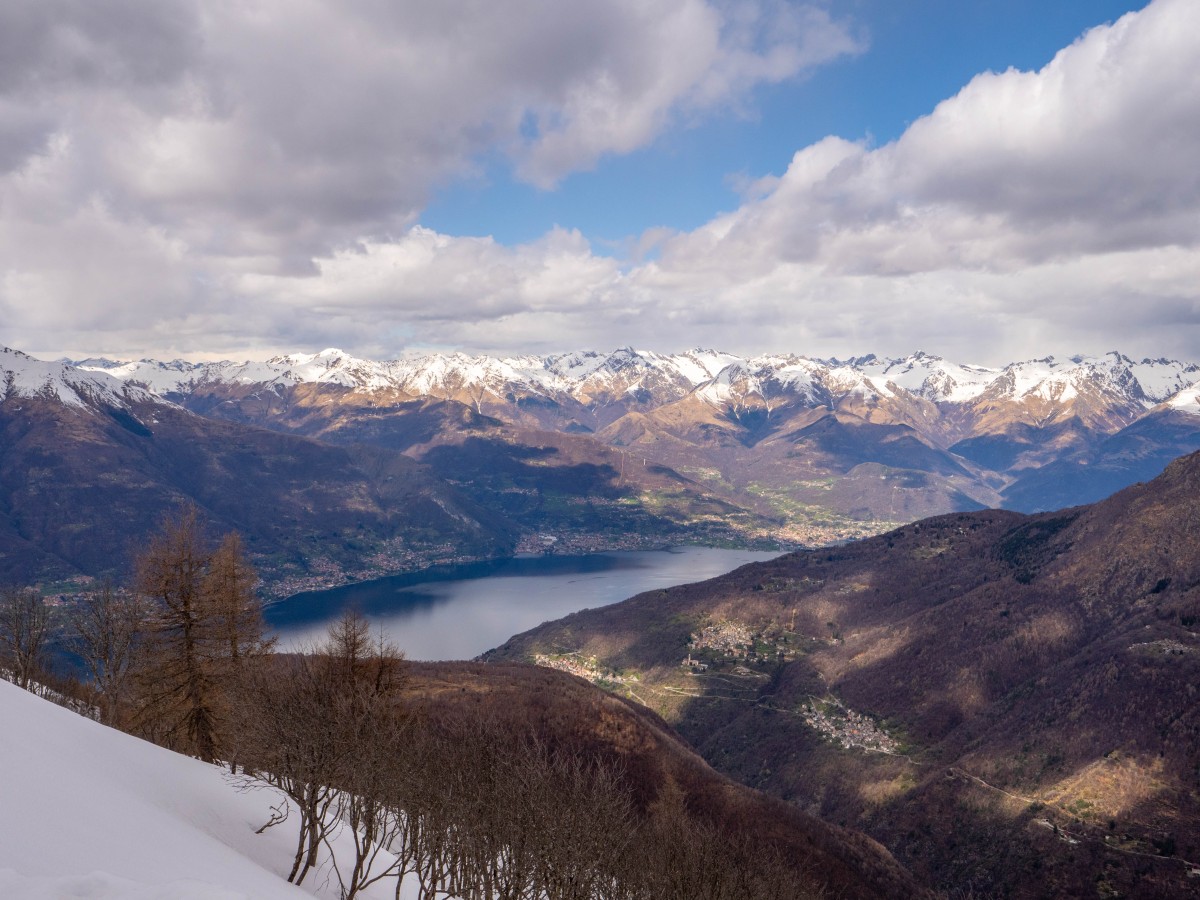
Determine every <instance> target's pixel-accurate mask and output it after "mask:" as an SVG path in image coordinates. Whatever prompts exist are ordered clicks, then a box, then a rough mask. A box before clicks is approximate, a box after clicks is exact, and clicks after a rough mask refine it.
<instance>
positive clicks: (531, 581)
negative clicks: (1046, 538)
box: [267, 547, 778, 659]
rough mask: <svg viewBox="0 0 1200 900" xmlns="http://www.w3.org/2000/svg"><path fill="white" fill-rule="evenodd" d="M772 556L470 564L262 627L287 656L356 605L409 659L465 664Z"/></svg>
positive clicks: (307, 601)
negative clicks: (585, 613)
mask: <svg viewBox="0 0 1200 900" xmlns="http://www.w3.org/2000/svg"><path fill="white" fill-rule="evenodd" d="M777 555H778V554H775V553H764V552H756V551H749V550H719V549H713V548H708V547H682V548H676V549H674V550H669V551H640V552H621V553H594V554H588V555H586V556H537V557H519V558H515V559H507V560H498V561H494V562H486V563H471V564H469V565H465V566H449V567H445V568H442V569H438V570H429V571H426V572H421V573H417V574H414V575H399V576H393V577H391V578H382V579H379V580H377V581H369V582H364V583H362V584H354V585H347V586H345V587H340V588H333V589H331V590H328V591H313V592H308V593H304V594H297V595H296V596H294V597H291V598H289V599H287V600H284V601H282V602H281V603H277V604H275V605H273V606H271V607H269V608H268V610H267V622H268V624H269V625H270V626H271V628H272V629H273V631H274V632H275V633H276V634H277V635H278V636H279V638H280V643H281V645H282V646H283V647H285V648H287V647H295V646H299V645H303V644H305V643H308V642H311V641H314V640H316V639H319V638H320V637H321V636H323V635H324V632H325V630H326V628H327V627H328V625H329V622H330V621H331V620H332V619H335V618H337V616H339V615H340V614H341V612H342V610H344V609H345V608H346V607H347V606H349V605H351V604H356V605H357V606H358V608H359V609H361V610H362V611H363V613H364V614H366V616H367V617H368V618H369V619H370V620H371V622H372V623H373V625H375V626H382V627H383V629H384V632H385V633H386V635H387V636H388V637H389V638H390V639H391V640H392V641H394V642H395V643H396V644H397V645H398V646H399V647H400V648H401V649H402V650H404V652H405V653H406V655H407V656H408V657H409V658H410V659H469V658H471V657H474V656H478V655H479V654H480V653H482V652H484V651H485V650H488V649H490V648H492V647H496V646H498V645H500V644H502V643H504V641H505V640H507V639H508V638H509V637H511V636H512V635H514V634H518V633H520V632H522V631H525V630H527V629H529V628H533V627H534V626H536V625H539V624H541V623H542V622H547V621H550V620H552V619H558V618H561V617H562V616H565V615H567V614H569V613H572V612H575V611H577V610H581V609H589V608H594V607H597V606H606V605H608V604H610V603H616V602H617V601H619V600H624V599H625V598H626V597H631V596H633V595H634V594H638V593H641V592H642V591H648V590H654V589H656V588H664V587H670V586H672V585H676V584H684V583H687V582H691V581H700V580H703V579H705V578H712V577H714V576H716V575H720V574H723V573H725V572H728V571H730V570H731V569H735V568H737V567H738V566H740V565H743V564H745V563H748V562H753V561H756V560H764V559H771V558H773V557H775V556H777Z"/></svg>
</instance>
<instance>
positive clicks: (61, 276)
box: [0, 0, 1200, 364]
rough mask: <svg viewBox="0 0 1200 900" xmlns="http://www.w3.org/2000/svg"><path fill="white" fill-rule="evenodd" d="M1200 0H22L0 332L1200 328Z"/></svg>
mask: <svg viewBox="0 0 1200 900" xmlns="http://www.w3.org/2000/svg"><path fill="white" fill-rule="evenodd" d="M1197 59H1200V3H1197V2H1196V0H1150V2H1147V3H1145V4H1142V3H1126V2H1116V0H1088V2H1082V0H1080V2H1061V0H1060V2H1053V0H1043V2H1033V0H1003V2H1002V0H973V2H963V0H960V2H950V0H915V2H903V3H900V2H895V0H891V2H885V0H572V2H571V3H563V2H562V0H506V2H505V3H503V4H486V3H478V2H476V0H440V2H438V3H433V4H430V3H415V2H412V3H409V2H402V3H379V2H377V0H304V2H302V3H296V2H295V0H257V2H256V4H254V5H253V6H252V7H251V6H249V5H244V4H230V3H225V2H222V0H121V2H119V3H114V4H110V5H106V6H103V7H101V6H98V5H96V4H87V3H84V4H75V3H69V2H59V0H53V2H49V0H16V2H10V3H3V4H0V343H3V344H6V345H9V346H13V347H16V348H18V349H22V350H25V351H27V352H31V353H34V354H35V355H41V356H48V357H53V356H58V355H67V356H72V357H85V356H93V355H106V356H110V357H114V358H126V359H128V358H136V357H143V356H150V357H159V358H173V357H182V358H191V359H197V360H200V359H213V358H234V359H247V358H250V359H255V358H257V359H261V358H265V357H266V356H270V355H273V354H276V353H281V352H296V351H299V352H305V351H315V350H320V349H322V348H324V347H331V346H337V347H341V348H342V349H344V350H345V351H347V352H350V353H354V354H357V355H360V356H366V357H372V358H376V359H384V358H392V357H395V356H399V355H402V354H407V353H413V352H421V351H424V350H428V349H439V350H462V351H465V352H470V353H496V354H525V353H551V352H561V351H564V350H572V349H586V348H592V349H600V350H606V349H611V348H614V347H619V346H627V345H630V344H632V345H635V346H639V347H642V348H645V349H650V350H660V351H664V352H671V351H678V350H685V349H688V348H691V347H696V346H705V347H719V348H721V349H724V350H728V351H730V352H735V353H741V354H748V355H750V354H756V353H796V354H805V355H810V356H822V357H828V356H839V357H850V356H859V355H864V354H867V353H876V354H880V355H892V356H898V355H904V354H907V353H910V352H912V351H913V350H916V349H923V350H925V351H927V352H931V353H938V354H941V355H943V356H947V357H949V358H951V359H954V360H956V361H959V362H968V363H969V362H976V363H984V364H1002V363H1005V362H1009V361H1012V360H1015V359H1030V358H1040V357H1044V356H1046V355H1049V354H1055V355H1060V356H1063V355H1068V356H1069V355H1073V354H1078V353H1083V354H1099V353H1104V352H1106V351H1109V350H1112V349H1120V350H1122V351H1124V352H1126V353H1128V354H1131V355H1134V356H1154V357H1159V356H1173V357H1177V358H1182V359H1187V360H1190V361H1198V362H1200V168H1198V167H1197V166H1196V160H1197V159H1200V66H1197V65H1196V60H1197Z"/></svg>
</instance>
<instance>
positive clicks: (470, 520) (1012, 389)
mask: <svg viewBox="0 0 1200 900" xmlns="http://www.w3.org/2000/svg"><path fill="white" fill-rule="evenodd" d="M0 379H2V381H0V385H2V386H0V398H2V399H0V433H2V434H3V436H4V439H3V444H2V446H0V577H2V578H7V579H9V580H14V579H18V580H30V579H36V580H40V581H42V582H43V583H44V584H59V583H66V584H69V583H72V582H74V583H78V582H79V581H80V579H83V580H86V579H87V578H88V577H90V576H96V575H100V574H104V573H106V572H118V571H121V570H122V569H123V568H124V567H125V566H126V565H127V561H128V559H129V557H130V552H131V547H130V546H128V540H129V539H128V537H127V536H128V535H130V534H138V533H146V532H147V531H148V530H149V529H150V527H151V526H152V525H153V523H155V522H156V521H158V519H159V518H160V517H161V516H162V515H163V514H164V512H167V511H168V510H170V509H171V508H172V507H174V506H177V505H178V503H179V502H181V501H184V500H190V501H192V502H194V503H195V504H196V505H197V506H198V507H199V508H200V509H201V510H202V511H203V512H204V513H205V515H206V517H208V518H209V519H210V520H211V521H212V523H213V525H214V527H217V528H221V529H237V530H239V531H241V532H242V534H243V535H245V537H246V541H247V546H248V548H249V550H250V552H251V554H252V556H253V558H254V560H255V563H256V565H257V566H258V568H259V570H260V572H261V573H262V575H263V577H264V580H265V582H266V585H267V588H268V590H269V591H270V592H271V593H273V594H275V595H277V596H282V595H286V594H288V593H291V592H294V591H296V590H299V589H302V588H307V587H318V586H328V585H332V584H337V583H343V582H346V581H350V580H361V579H365V578H371V577H376V576H380V575H385V574H390V573H395V572H400V571H406V570H412V569H416V568H421V567H424V566H427V565H430V564H432V563H437V562H452V561H462V560H465V559H474V558H483V557H495V556H505V555H508V554H511V553H512V552H514V551H521V550H525V551H529V550H535V551H544V550H547V549H553V550H556V551H562V550H573V551H589V550H599V549H613V548H639V547H647V546H664V545H669V544H679V543H703V544H708V545H710V546H711V545H744V546H814V545H821V544H827V543H830V542H836V541H840V540H844V539H847V538H854V537H863V536H868V535H871V534H877V533H880V532H883V531H885V530H888V529H890V528H893V527H895V526H896V525H899V524H903V523H907V522H911V521H913V520H916V519H918V518H922V517H925V516H930V515H937V514H944V513H950V512H960V511H969V510H979V509H984V508H989V507H1008V508H1012V509H1017V510H1022V511H1036V510H1040V509H1052V508H1059V507H1063V506H1069V505H1074V504H1079V503H1085V502H1091V501H1094V500H1098V499H1100V498H1102V497H1104V496H1106V495H1108V494H1109V493H1111V492H1113V491H1114V490H1117V489H1119V488H1121V487H1124V486H1126V485H1128V484H1132V483H1134V482H1136V481H1141V480H1146V479H1148V478H1152V477H1154V476H1155V475H1157V474H1158V473H1159V472H1160V471H1162V469H1163V468H1164V467H1165V466H1166V465H1167V463H1168V462H1169V461H1170V460H1171V459H1174V458H1175V457H1177V456H1179V455H1181V454H1183V453H1186V452H1189V451H1191V450H1195V449H1197V448H1200V387H1198V386H1197V383H1198V382H1200V366H1198V365H1197V364H1196V363H1194V362H1188V361H1183V362H1180V361H1175V360H1166V359H1155V360H1151V359H1145V360H1141V361H1135V360H1132V359H1129V358H1128V357H1125V356H1123V355H1121V354H1119V353H1115V352H1114V353H1110V354H1108V355H1106V356H1103V357H1075V358H1072V359H1068V360H1056V359H1053V358H1047V359H1041V360H1033V361H1025V362H1016V363H1012V364H1009V365H1006V366H1003V367H999V368H986V367H982V366H974V365H964V364H958V363H953V362H949V361H947V360H944V359H941V358H939V357H937V356H932V355H929V354H926V353H916V354H914V355H912V356H910V357H908V358H905V359H879V358H877V357H875V356H865V357H859V358H854V359H849V360H837V359H829V360H821V359H811V358H808V357H804V356H762V357H752V358H743V357H738V356H734V355H732V354H728V353H722V352H718V351H713V350H693V351H690V352H687V353H680V354H674V355H669V354H659V353H653V352H647V351H638V350H632V349H621V350H616V351H614V352H611V353H596V352H577V353H568V354H563V355H556V356H549V357H515V358H503V359H501V358H492V357H472V356H466V355H462V354H450V355H446V354H431V355H426V356H420V357H413V358H406V359H401V360H395V361H388V362H374V361H369V360H363V359H356V358H353V357H351V356H348V355H346V354H344V353H342V352H340V351H338V350H325V351H322V352H320V353H317V354H294V355H289V356H282V357H276V358H274V359H270V360H267V361H266V362H241V363H234V362H217V363H192V362H184V361H180V360H175V361H170V362H162V361H155V360H141V361H136V362H121V361H114V360H107V359H85V360H76V361H68V360H61V361H57V362H43V361H39V360H35V359H33V358H31V357H29V356H27V355H25V354H22V353H20V352H18V351H14V350H8V349H5V350H3V351H2V352H0ZM118 523H119V527H118Z"/></svg>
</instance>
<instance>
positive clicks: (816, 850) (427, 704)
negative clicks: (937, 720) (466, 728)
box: [407, 663, 925, 900]
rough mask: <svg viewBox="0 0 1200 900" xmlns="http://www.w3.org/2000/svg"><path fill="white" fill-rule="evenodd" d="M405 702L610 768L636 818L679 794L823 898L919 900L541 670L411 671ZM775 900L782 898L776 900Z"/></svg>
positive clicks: (906, 886)
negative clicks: (495, 722)
mask: <svg viewBox="0 0 1200 900" xmlns="http://www.w3.org/2000/svg"><path fill="white" fill-rule="evenodd" d="M409 671H410V677H409V682H408V688H407V690H408V692H409V693H408V696H409V702H410V703H412V704H414V706H415V707H417V708H418V709H420V710H421V711H422V712H423V713H424V716H425V718H426V719H427V720H432V721H433V722H435V723H437V722H442V723H447V722H449V723H454V722H464V721H465V722H470V721H475V720H479V719H482V718H493V719H494V718H495V717H499V719H500V720H501V722H503V723H504V724H503V725H502V727H501V730H502V731H504V730H509V729H511V731H512V732H513V733H520V732H521V730H523V729H529V728H532V729H533V730H534V732H535V733H537V734H538V735H539V736H540V737H541V738H542V739H543V740H545V741H546V742H547V743H548V744H549V745H550V746H552V747H554V748H557V749H566V750H568V751H570V752H571V753H572V754H574V755H577V756H579V757H580V758H586V759H603V760H606V761H608V762H611V763H615V764H616V766H617V768H618V769H619V770H620V771H621V772H623V773H624V776H625V777H626V778H627V779H628V780H629V781H630V782H631V783H632V786H633V788H634V790H635V797H636V802H637V804H638V806H639V808H640V809H641V810H642V811H645V810H646V809H649V808H651V807H653V806H654V805H655V804H656V803H657V802H659V801H660V800H661V799H662V798H663V796H664V792H665V793H673V792H675V791H676V790H678V791H681V792H682V796H683V798H684V804H685V807H686V808H687V810H688V812H689V813H690V814H692V815H694V816H696V817H697V818H698V819H699V820H701V821H707V822H712V823H718V824H719V825H720V826H721V827H723V828H727V829H729V831H730V833H731V834H736V835H737V837H738V839H739V840H741V839H749V840H750V841H751V842H753V843H755V844H761V845H763V846H764V847H772V848H775V849H777V850H779V851H781V852H782V854H783V856H784V858H786V859H788V860H789V861H790V863H791V864H792V865H794V866H795V868H796V869H797V870H798V871H800V872H804V873H807V874H808V876H809V878H810V879H811V881H812V883H813V885H814V887H815V888H817V889H819V890H820V892H821V893H822V894H823V895H826V896H830V897H842V898H854V897H863V898H866V897H917V896H925V892H924V891H923V890H921V889H920V888H919V887H918V886H917V883H916V882H915V881H914V880H913V879H912V877H911V876H910V875H909V874H908V873H907V872H905V871H904V870H903V869H902V868H901V867H900V866H899V865H897V864H896V862H895V860H894V859H892V857H891V856H890V855H889V854H888V853H887V852H886V851H885V850H884V849H883V848H882V847H880V846H879V845H878V844H876V843H875V842H874V841H872V840H870V839H869V838H866V837H865V836H864V835H862V834H861V833H859V832H855V831H851V830H849V829H844V828H839V827H836V826H831V825H828V824H826V823H824V822H821V821H819V820H818V819H816V818H814V817H812V816H810V815H808V814H806V813H804V812H801V811H800V810H798V809H796V808H795V807H793V806H790V805H788V804H786V803H783V802H782V801H780V800H778V799H776V798H772V797H770V796H767V795H766V794H763V793H761V792H759V791H754V790H751V789H749V788H747V787H745V786H744V785H741V784H738V783H736V782H734V781H732V780H730V779H729V778H726V777H724V776H722V775H719V774H718V773H717V772H715V771H713V770H712V769H711V768H710V767H709V766H708V764H707V763H705V762H704V761H703V760H702V759H701V758H700V757H699V756H697V755H696V753H695V752H694V751H693V750H692V749H691V748H689V747H688V746H687V745H686V744H684V743H683V742H682V741H681V740H680V739H679V738H678V736H676V735H675V733H674V732H673V731H672V730H671V729H670V728H669V727H668V726H667V725H666V723H664V722H663V721H662V720H661V719H660V718H659V717H658V716H657V715H655V714H653V713H652V712H650V711H648V710H646V709H645V708H644V707H642V706H640V705H639V704H635V703H630V702H628V701H625V700H622V699H620V698H617V697H613V696H611V695H610V694H607V693H605V692H604V691H602V690H600V689H598V688H596V687H594V686H592V685H590V684H588V683H586V682H585V681H583V680H581V679H579V678H576V677H573V676H571V675H568V674H565V673H563V672H555V671H551V670H548V669H545V668H540V667H535V666H529V665H522V664H513V663H495V664H481V663H414V664H411V666H410V670H409ZM780 900H783V898H780Z"/></svg>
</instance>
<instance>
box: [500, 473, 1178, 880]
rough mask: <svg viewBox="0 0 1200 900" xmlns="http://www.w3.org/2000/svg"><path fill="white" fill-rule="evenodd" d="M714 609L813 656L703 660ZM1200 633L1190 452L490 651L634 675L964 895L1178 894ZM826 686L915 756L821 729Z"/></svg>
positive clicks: (838, 818) (568, 623) (643, 686)
mask: <svg viewBox="0 0 1200 900" xmlns="http://www.w3.org/2000/svg"><path fill="white" fill-rule="evenodd" d="M717 621H737V622H740V623H743V624H744V625H745V626H746V627H747V629H748V630H749V631H751V632H753V633H758V634H780V633H782V634H783V635H784V637H786V638H787V643H784V644H782V646H784V647H787V648H794V650H789V651H788V652H787V653H785V654H782V655H780V654H774V655H764V654H753V655H750V656H748V657H739V658H737V659H729V660H724V659H722V658H721V657H720V656H717V655H710V656H704V657H703V659H704V661H705V662H706V663H708V664H709V668H708V669H707V670H706V671H704V672H702V673H701V672H695V671H693V670H691V669H688V668H685V667H681V666H680V661H681V660H684V659H685V657H686V654H687V653H688V652H689V645H688V640H689V636H690V635H691V634H693V633H700V632H701V630H702V628H703V627H704V626H705V625H706V624H708V623H710V622H717ZM1198 625H1200V455H1193V456H1191V457H1188V458H1185V459H1182V460H1180V461H1178V462H1176V463H1174V464H1173V465H1172V466H1170V467H1169V468H1168V469H1167V471H1166V472H1165V473H1164V474H1163V476H1162V477H1160V478H1159V479H1157V480H1156V481H1154V482H1152V483H1150V484H1147V485H1144V486H1137V487H1134V488H1130V489H1128V490H1126V491H1123V492H1121V493H1120V494H1117V495H1116V496H1114V497H1113V498H1111V499H1110V500H1107V501H1105V502H1103V503H1099V504H1096V505H1095V506H1092V507H1085V508H1079V509H1075V510H1068V511H1064V512H1060V513H1047V514H1042V515H1039V516H1033V517H1025V516H1020V515H1017V514H1014V513H1006V512H998V511H988V512H980V513H963V514H954V515H950V516H943V517H940V518H936V519H931V520H926V521H922V522H919V523H916V524H914V525H911V526H906V527H904V528H901V529H898V530H896V531H893V532H891V533H889V534H886V535H883V536H880V537H878V538H874V539H870V540H866V541H863V542H860V543H858V544H854V545H849V546H846V547H840V548H830V549H826V550H818V551H805V552H801V553H797V554H792V555H790V556H786V557H782V558H780V559H778V560H775V561H772V562H768V563H760V564H755V565H751V566H747V567H744V568H742V569H739V570H738V571H736V572H733V573H730V574H729V575H726V576H723V577H722V578H719V579H714V580H713V581H710V582H706V583H703V584H698V585H689V586H684V587H680V588H675V589H671V590H668V591H656V592H652V593H649V594H644V595H641V596H640V597H637V598H633V599H632V600H629V601H626V602H625V603H623V604H619V605H617V606H613V607H608V608H605V609H599V610H591V611H588V612H584V613H578V614H575V615H572V616H569V617H567V618H565V619H563V620H561V621H559V622H557V623H551V624H549V625H546V626H542V627H541V628H539V629H536V630H535V631H534V632H531V633H529V634H527V635H524V636H520V637H518V638H516V639H514V640H512V641H510V642H509V644H507V645H506V646H505V647H503V648H501V650H500V651H499V652H497V653H495V654H493V658H496V659H500V658H529V657H531V656H534V655H536V654H537V653H545V652H547V648H555V649H557V651H558V652H563V648H569V649H571V650H573V651H575V652H577V653H579V654H581V655H583V656H587V657H595V659H596V660H597V665H598V666H600V667H604V668H610V669H613V670H617V671H621V672H624V673H626V674H627V675H629V676H634V675H636V676H637V681H636V692H637V695H638V697H639V698H641V699H642V700H644V701H646V702H649V703H650V704H651V706H653V707H654V708H656V709H658V710H660V711H661V712H662V713H663V714H664V715H666V716H667V717H668V718H669V720H670V721H671V722H672V724H674V725H675V727H677V728H678V729H679V730H680V731H681V733H682V734H683V735H684V736H685V737H686V738H688V739H690V740H692V741H693V742H694V743H695V745H696V746H697V748H698V749H699V750H700V751H701V752H702V753H703V754H704V756H705V758H706V759H708V760H709V761H710V762H712V763H713V764H714V765H715V766H717V767H718V768H719V769H721V770H723V771H725V772H727V773H729V774H731V775H733V776H735V777H737V778H739V779H741V780H743V781H745V782H747V783H750V784H754V785H757V786H759V787H762V788H764V789H766V790H769V791H771V792H772V793H775V794H777V795H779V796H782V797H784V798H786V799H788V800H789V801H791V802H793V803H795V804H796V805H798V806H800V807H801V808H804V809H807V810H810V811H812V812H814V813H816V814H819V815H821V816H822V817H825V818H827V819H830V820H832V821H835V822H839V823H841V824H845V825H849V826H851V827H857V828H863V829H864V830H866V831H867V832H868V833H869V834H871V835H873V836H874V837H876V838H878V839H879V840H880V841H881V842H883V843H884V844H885V845H886V846H887V847H888V848H889V849H891V851H892V852H893V853H894V854H895V855H896V856H897V857H898V858H899V859H900V860H901V861H902V862H904V863H905V864H906V865H908V866H910V867H911V868H912V869H913V871H914V872H915V873H916V874H917V875H918V877H921V878H923V879H925V880H927V882H928V883H930V884H933V885H936V886H939V887H941V888H942V889H945V890H950V891H959V892H964V891H974V892H976V893H983V894H987V895H1002V894H1007V895H1010V896H1014V897H1039V896H1046V895H1047V893H1050V894H1057V895H1060V896H1080V895H1086V894H1088V893H1090V892H1093V891H1096V890H1098V889H1100V887H1102V888H1103V890H1102V893H1103V892H1104V891H1111V892H1117V893H1120V894H1121V895H1122V896H1133V897H1168V896H1181V895H1185V894H1186V892H1187V891H1188V890H1193V889H1194V887H1195V879H1191V880H1189V877H1188V872H1189V868H1194V867H1195V865H1194V864H1195V862H1196V861H1197V860H1200V694H1198V693H1197V691H1198V690H1200V688H1198V687H1197V685H1200V633H1198V632H1200V628H1198ZM702 652H703V651H702ZM739 666H740V667H741V668H742V669H746V670H747V671H749V672H751V673H756V674H758V675H760V676H765V677H759V678H749V677H745V676H740V677H739V672H738V671H737V667H739ZM631 683H632V682H631ZM614 689H617V690H628V688H627V687H625V686H614ZM823 698H828V699H829V700H830V701H831V702H832V701H836V702H837V703H840V704H843V705H844V706H845V707H846V708H849V709H852V710H855V711H856V712H857V713H859V714H863V715H866V716H869V718H870V720H871V722H872V723H873V727H875V728H878V729H879V730H881V731H883V732H884V733H886V734H887V735H889V736H890V738H891V739H892V740H894V741H895V744H896V746H895V748H894V749H892V750H891V751H890V752H883V751H881V750H872V749H871V748H870V747H865V746H854V745H851V746H849V747H847V746H845V743H847V742H844V741H841V740H839V739H831V738H830V737H828V736H825V735H823V734H822V732H821V730H819V729H816V728H814V727H813V725H812V722H811V719H812V715H811V713H806V710H809V709H811V707H812V704H813V703H814V702H815V701H819V700H822V699H823ZM835 737H836V736H835ZM880 746H882V747H884V748H885V749H886V748H887V746H890V745H880ZM1043 822H1045V823H1048V824H1047V825H1042V824H1039V823H1043ZM1055 829H1057V830H1055ZM1064 836H1069V837H1070V840H1067V839H1065V838H1064ZM1168 851H1169V852H1168Z"/></svg>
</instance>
